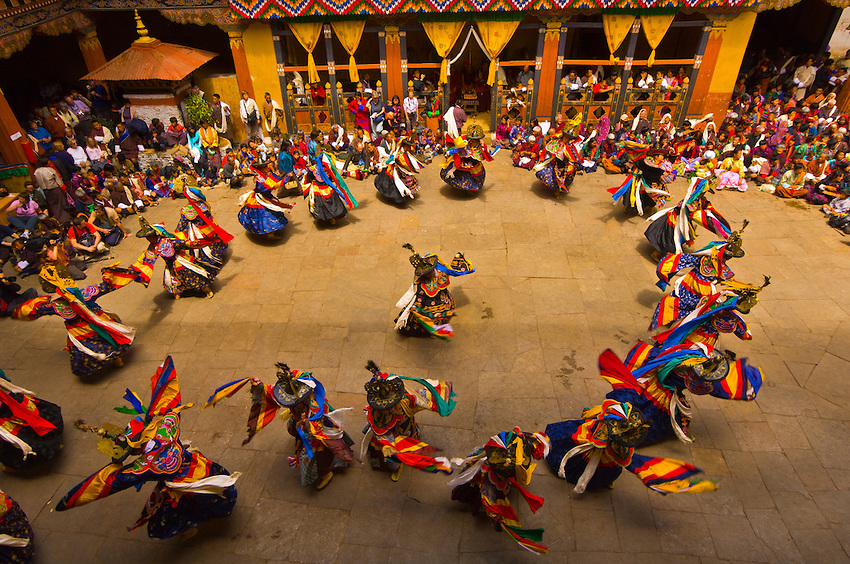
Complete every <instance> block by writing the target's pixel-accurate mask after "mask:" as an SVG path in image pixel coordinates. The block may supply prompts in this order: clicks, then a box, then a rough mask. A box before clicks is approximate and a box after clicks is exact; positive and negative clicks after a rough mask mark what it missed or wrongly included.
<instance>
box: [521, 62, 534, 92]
mask: <svg viewBox="0 0 850 564" xmlns="http://www.w3.org/2000/svg"><path fill="white" fill-rule="evenodd" d="M533 78H534V73H533V72H531V67H529V66H528V65H525V66H523V67H522V71H520V73H519V76H518V77H517V82H519V85H520V86H525V87H526V88H527V87H528V83H529V82H530V81H531V80H532V79H533Z"/></svg>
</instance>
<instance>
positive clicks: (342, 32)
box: [331, 20, 366, 84]
mask: <svg viewBox="0 0 850 564" xmlns="http://www.w3.org/2000/svg"><path fill="white" fill-rule="evenodd" d="M331 27H333V30H334V33H335V34H336V36H337V39H339V42H340V43H342V48H343V49H345V51H346V52H347V53H348V55H349V57H348V76H349V78H350V79H351V82H353V83H354V84H357V83H358V82H360V73H358V72H357V62H356V61H355V60H354V52H355V51H357V47H358V46H359V45H360V38H361V37H363V28H364V27H366V20H353V21H341V22H331Z"/></svg>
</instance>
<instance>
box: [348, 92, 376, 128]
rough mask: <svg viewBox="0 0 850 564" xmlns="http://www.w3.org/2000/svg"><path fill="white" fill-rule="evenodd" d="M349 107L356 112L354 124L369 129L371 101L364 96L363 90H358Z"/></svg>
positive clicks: (353, 112)
mask: <svg viewBox="0 0 850 564" xmlns="http://www.w3.org/2000/svg"><path fill="white" fill-rule="evenodd" d="M348 109H349V111H351V113H352V114H354V124H355V125H356V126H358V127H360V128H362V129H365V130H367V131H368V130H369V122H370V121H371V120H370V119H369V102H368V101H366V98H365V97H364V96H363V92H361V91H359V90H358V91H357V92H356V93H355V94H354V98H353V99H352V100H351V102H349V103H348Z"/></svg>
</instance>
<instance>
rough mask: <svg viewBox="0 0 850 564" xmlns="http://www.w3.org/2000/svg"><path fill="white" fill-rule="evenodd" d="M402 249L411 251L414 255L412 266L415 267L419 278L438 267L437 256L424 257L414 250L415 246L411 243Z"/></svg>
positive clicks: (412, 256) (411, 261)
mask: <svg viewBox="0 0 850 564" xmlns="http://www.w3.org/2000/svg"><path fill="white" fill-rule="evenodd" d="M402 247H404V248H405V249H409V250H410V252H411V253H413V254H412V255H411V256H410V264H412V265H413V268H414V273H415V274H416V276H417V277H419V276H425V275H426V274H428V273H429V272H431V271H432V270H434V267H435V266H436V265H437V255H428V256H425V257H423V256H421V255H420V254H419V253H417V252H416V251H415V250H414V249H413V245H411V244H410V243H405V244H404V245H402Z"/></svg>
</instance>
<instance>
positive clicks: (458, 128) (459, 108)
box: [443, 98, 467, 139]
mask: <svg viewBox="0 0 850 564" xmlns="http://www.w3.org/2000/svg"><path fill="white" fill-rule="evenodd" d="M443 119H444V120H446V133H448V134H449V135H450V136H451V138H452V139H457V138H458V137H460V134H461V133H462V132H463V124H465V123H466V119H467V118H466V112H465V111H464V110H463V100H461V99H460V98H458V99H457V101H455V105H454V106H452V107H451V108H449V111H448V112H446V115H445V116H443Z"/></svg>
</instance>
